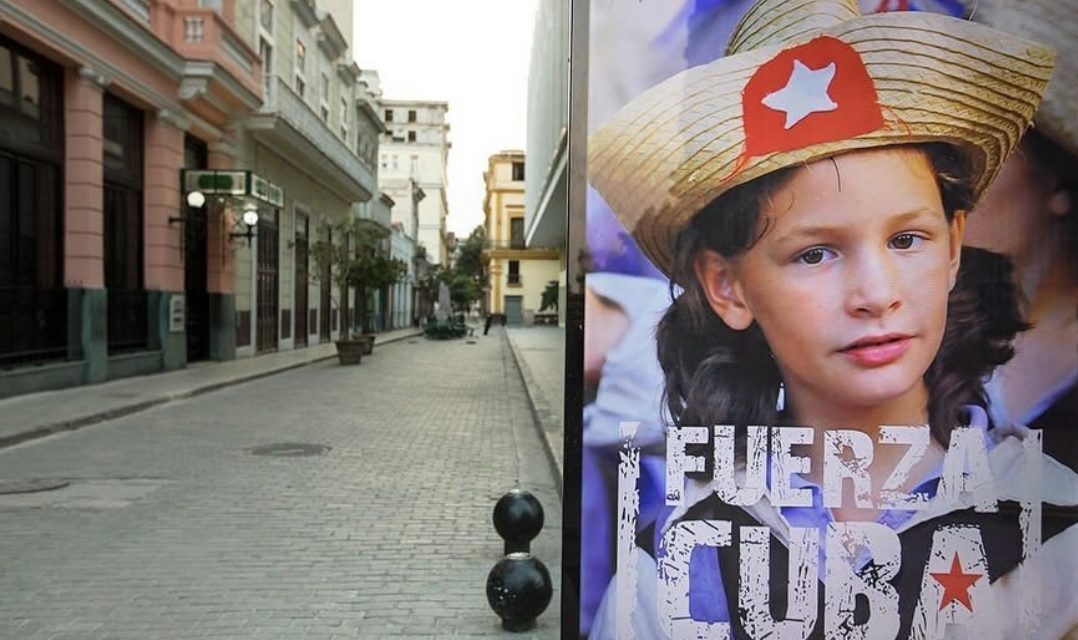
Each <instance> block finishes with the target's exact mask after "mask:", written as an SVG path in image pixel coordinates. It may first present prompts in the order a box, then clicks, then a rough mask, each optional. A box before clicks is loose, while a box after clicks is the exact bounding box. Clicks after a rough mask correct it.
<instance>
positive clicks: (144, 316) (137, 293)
mask: <svg viewBox="0 0 1078 640" xmlns="http://www.w3.org/2000/svg"><path fill="white" fill-rule="evenodd" d="M147 305H148V299H147V295H146V292H145V291H144V290H132V291H124V290H122V289H109V290H108V308H109V310H108V332H109V337H108V345H109V353H123V352H126V351H139V350H142V349H145V348H147V347H148V346H149V340H148V331H147V329H148V326H147V323H148V313H147V311H148V308H147Z"/></svg>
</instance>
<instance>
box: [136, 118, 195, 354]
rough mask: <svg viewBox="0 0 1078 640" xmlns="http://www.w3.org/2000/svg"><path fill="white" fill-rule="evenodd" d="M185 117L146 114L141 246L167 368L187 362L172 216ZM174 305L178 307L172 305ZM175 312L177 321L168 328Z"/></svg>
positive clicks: (153, 325) (157, 341)
mask: <svg viewBox="0 0 1078 640" xmlns="http://www.w3.org/2000/svg"><path fill="white" fill-rule="evenodd" d="M185 124H186V123H185V122H184V121H182V120H181V119H180V118H178V117H177V116H175V115H174V114H172V113H170V112H168V111H164V110H162V111H159V112H157V114H156V115H154V116H152V117H149V118H147V121H146V143H145V161H144V166H145V171H144V173H145V176H146V177H145V182H144V190H143V194H144V195H143V211H144V216H143V218H144V233H145V236H144V246H145V247H146V250H145V252H144V261H145V265H144V268H145V271H144V274H145V278H144V281H145V283H146V291H147V300H148V304H149V307H150V308H149V315H148V319H149V332H150V342H151V344H153V345H155V346H156V347H157V348H159V349H160V350H161V353H162V362H163V365H164V369H165V370H166V371H168V370H172V369H181V368H183V367H185V366H186V365H187V334H186V326H185V323H184V322H183V318H182V316H183V315H184V314H183V313H180V312H179V311H180V310H182V309H184V306H183V305H184V300H183V295H184V253H183V244H182V242H181V237H182V234H183V225H182V224H176V223H171V222H170V221H169V219H170V218H179V217H180V214H181V200H182V198H183V195H182V194H181V193H180V171H181V170H182V168H183V134H184V128H185ZM174 307H176V308H174ZM174 312H175V313H176V315H177V320H179V326H178V330H177V331H172V329H173V327H172V326H171V324H172V323H171V320H172V315H173V313H174Z"/></svg>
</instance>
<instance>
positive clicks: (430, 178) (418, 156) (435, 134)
mask: <svg viewBox="0 0 1078 640" xmlns="http://www.w3.org/2000/svg"><path fill="white" fill-rule="evenodd" d="M380 107H381V115H382V121H383V122H384V123H385V128H386V131H385V133H383V134H382V139H381V143H380V148H379V162H378V180H379V187H380V188H381V189H382V191H384V192H385V193H387V194H389V196H390V197H392V198H393V200H394V201H396V202H397V204H398V207H400V205H401V204H404V203H408V202H410V201H412V200H413V199H414V196H415V195H416V189H417V188H418V189H419V191H420V192H421V193H422V197H421V198H420V199H418V201H417V203H416V204H417V211H416V213H417V219H416V220H414V221H412V220H408V218H409V217H410V212H407V209H408V207H404V209H405V211H402V212H401V215H399V216H397V217H395V218H394V222H400V223H401V224H402V225H403V226H404V229H405V232H406V233H408V234H410V233H411V231H412V227H411V226H410V225H411V224H413V223H414V224H415V225H416V226H415V227H414V229H415V235H414V237H415V239H416V243H417V246H422V247H423V248H424V249H423V250H425V252H426V259H427V261H428V262H430V263H431V264H441V265H445V264H447V262H448V259H449V256H448V250H447V246H446V217H447V216H448V215H449V204H448V201H447V200H446V186H447V184H448V178H447V174H446V166H447V162H448V159H449V148H450V146H451V145H450V142H449V123H448V122H447V120H446V113H447V112H448V110H449V105H448V104H447V103H445V102H434V101H421V100H388V99H384V98H383V99H382V100H381V101H380Z"/></svg>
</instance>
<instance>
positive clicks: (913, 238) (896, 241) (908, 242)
mask: <svg viewBox="0 0 1078 640" xmlns="http://www.w3.org/2000/svg"><path fill="white" fill-rule="evenodd" d="M923 240H924V238H922V237H921V236H918V235H914V234H912V233H900V234H898V235H897V236H895V237H894V238H892V239H891V246H892V247H894V248H895V249H899V250H906V249H912V248H913V247H914V246H916V245H918V244H920V243H921V242H922V241H923Z"/></svg>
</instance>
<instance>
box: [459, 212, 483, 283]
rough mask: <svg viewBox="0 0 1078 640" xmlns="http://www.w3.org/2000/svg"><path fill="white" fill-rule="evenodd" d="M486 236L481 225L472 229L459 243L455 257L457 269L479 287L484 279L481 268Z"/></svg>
mask: <svg viewBox="0 0 1078 640" xmlns="http://www.w3.org/2000/svg"><path fill="white" fill-rule="evenodd" d="M486 236H487V234H486V230H484V229H483V225H479V226H477V227H476V228H474V229H472V232H471V233H470V234H469V235H468V238H467V239H466V240H465V241H464V242H462V243H461V245H460V256H459V257H458V258H457V271H458V272H459V273H461V274H463V275H466V276H468V277H469V278H471V279H472V280H473V281H474V282H475V283H476V285H478V286H480V287H482V285H483V280H485V279H486V276H485V274H484V270H483V245H484V244H485V243H486Z"/></svg>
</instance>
